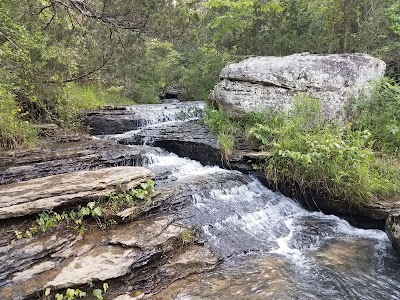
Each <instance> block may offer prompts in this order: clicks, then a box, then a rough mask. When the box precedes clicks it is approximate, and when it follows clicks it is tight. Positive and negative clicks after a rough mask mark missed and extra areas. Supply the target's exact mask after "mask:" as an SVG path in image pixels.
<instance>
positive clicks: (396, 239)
mask: <svg viewBox="0 0 400 300" xmlns="http://www.w3.org/2000/svg"><path fill="white" fill-rule="evenodd" d="M386 233H387V235H388V237H389V239H390V241H391V242H392V245H393V248H394V249H395V250H396V251H397V252H398V253H400V213H399V212H396V213H393V214H391V215H390V216H389V217H388V218H387V220H386Z"/></svg>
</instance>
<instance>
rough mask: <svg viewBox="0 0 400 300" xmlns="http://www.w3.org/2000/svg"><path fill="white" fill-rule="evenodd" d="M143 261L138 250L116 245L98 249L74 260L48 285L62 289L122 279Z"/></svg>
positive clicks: (141, 254)
mask: <svg viewBox="0 0 400 300" xmlns="http://www.w3.org/2000/svg"><path fill="white" fill-rule="evenodd" d="M141 259H143V253H141V252H140V251H138V250H136V249H126V248H123V247H121V246H116V245H106V246H100V247H96V248H94V249H91V250H90V251H88V252H86V253H84V254H83V255H81V256H78V257H77V258H75V259H74V260H72V261H71V262H70V263H69V264H68V265H66V266H65V267H64V268H63V269H62V270H61V271H60V272H59V273H58V275H57V276H56V277H55V278H54V279H53V280H52V281H50V282H48V283H47V284H46V285H47V286H54V287H56V288H57V289H60V288H65V287H70V286H77V285H83V284H86V283H88V282H89V281H106V280H108V279H112V278H117V277H121V276H124V275H126V274H127V273H128V272H129V271H130V267H131V266H132V265H133V264H134V263H135V262H136V261H138V260H141Z"/></svg>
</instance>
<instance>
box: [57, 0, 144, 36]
mask: <svg viewBox="0 0 400 300" xmlns="http://www.w3.org/2000/svg"><path fill="white" fill-rule="evenodd" d="M50 1H51V3H52V5H58V6H62V7H64V8H65V9H67V10H68V11H74V12H75V13H78V14H80V15H82V16H84V17H86V18H90V19H95V20H98V21H100V22H101V23H103V24H105V25H111V26H113V27H116V28H120V29H127V30H132V31H142V30H143V29H144V28H145V26H146V24H147V18H145V19H143V20H140V21H137V22H134V21H132V20H129V19H128V18H123V17H122V16H121V15H108V14H105V10H106V9H105V4H103V7H102V9H101V11H98V10H97V9H96V8H95V7H93V6H91V5H89V4H87V2H86V1H85V0H50Z"/></svg>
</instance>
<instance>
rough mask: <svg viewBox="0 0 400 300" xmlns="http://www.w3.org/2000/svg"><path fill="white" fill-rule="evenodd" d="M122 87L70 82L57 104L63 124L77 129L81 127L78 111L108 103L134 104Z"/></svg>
mask: <svg viewBox="0 0 400 300" xmlns="http://www.w3.org/2000/svg"><path fill="white" fill-rule="evenodd" d="M120 90H121V88H120V87H110V88H106V87H104V86H101V85H94V84H92V85H88V84H86V85H84V84H78V83H69V84H67V85H66V86H65V87H64V95H63V96H61V97H60V99H59V100H58V104H57V106H56V109H57V112H58V115H59V118H58V120H57V121H58V122H59V123H61V125H64V126H67V127H70V128H72V129H76V128H79V127H80V119H79V117H78V112H79V111H81V110H90V109H99V108H102V107H104V106H107V105H133V104H135V103H134V102H133V101H132V100H131V99H129V98H127V97H125V96H123V95H122V93H121V91H120Z"/></svg>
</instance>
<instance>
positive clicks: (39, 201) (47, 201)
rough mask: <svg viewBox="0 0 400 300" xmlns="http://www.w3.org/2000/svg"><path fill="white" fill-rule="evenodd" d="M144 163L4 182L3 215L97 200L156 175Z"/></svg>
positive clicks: (0, 210)
mask: <svg viewBox="0 0 400 300" xmlns="http://www.w3.org/2000/svg"><path fill="white" fill-rule="evenodd" d="M153 177H154V175H153V173H152V172H151V171H150V170H148V169H146V168H142V167H112V168H106V169H100V170H94V171H79V172H73V173H68V174H59V175H53V176H47V177H43V178H37V179H32V180H28V181H22V182H16V183H11V184H7V185H1V186H0V219H8V218H12V217H19V216H25V215H30V214H34V213H37V212H40V211H42V210H49V209H53V208H56V207H59V206H63V205H68V204H72V203H76V202H80V201H90V200H97V199H99V198H103V197H106V196H107V195H109V194H111V193H113V192H120V191H124V190H129V189H131V188H134V187H136V186H137V185H138V184H140V183H141V182H144V181H147V180H149V179H151V178H153Z"/></svg>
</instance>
